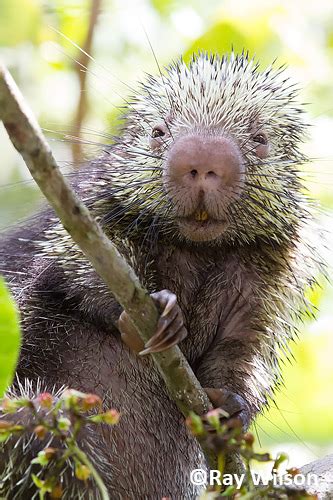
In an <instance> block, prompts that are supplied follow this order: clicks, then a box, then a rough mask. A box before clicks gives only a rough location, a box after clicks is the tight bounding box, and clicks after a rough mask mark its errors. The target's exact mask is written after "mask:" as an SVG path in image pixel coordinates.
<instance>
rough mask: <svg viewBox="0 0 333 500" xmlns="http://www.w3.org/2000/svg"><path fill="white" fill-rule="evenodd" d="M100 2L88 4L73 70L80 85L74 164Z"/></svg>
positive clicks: (93, 0)
mask: <svg viewBox="0 0 333 500" xmlns="http://www.w3.org/2000/svg"><path fill="white" fill-rule="evenodd" d="M101 1H102V0H91V4H90V14H89V26H88V32H87V35H86V39H85V41H84V44H83V48H82V51H81V52H80V55H79V57H78V60H77V62H76V65H75V68H76V73H77V76H78V79H79V84H80V93H79V102H78V106H77V110H76V114H75V118H74V123H73V135H75V136H76V137H77V138H78V140H77V141H74V142H73V147H72V154H73V160H74V162H75V163H78V162H79V161H81V160H82V142H81V141H80V136H81V129H82V123H83V121H84V117H85V115H86V112H87V90H86V83H87V75H88V66H89V63H90V60H91V59H90V57H89V54H91V49H92V43H93V38H94V32H95V28H96V26H97V20H98V15H99V12H100V8H101Z"/></svg>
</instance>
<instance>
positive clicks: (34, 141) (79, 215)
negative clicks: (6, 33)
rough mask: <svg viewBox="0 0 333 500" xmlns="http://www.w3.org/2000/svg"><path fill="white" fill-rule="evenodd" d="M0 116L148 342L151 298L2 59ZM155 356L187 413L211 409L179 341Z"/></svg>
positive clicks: (153, 320) (73, 234)
mask: <svg viewBox="0 0 333 500" xmlns="http://www.w3.org/2000/svg"><path fill="white" fill-rule="evenodd" d="M0 119H2V121H3V123H4V126H5V128H6V130H7V132H8V135H9V137H10V139H11V141H12V143H13V144H14V146H15V148H16V149H17V151H18V152H19V153H20V154H21V155H22V157H23V159H24V161H25V163H26V165H27V166H28V168H29V170H30V173H31V175H32V177H33V178H34V179H35V181H36V182H37V184H38V186H39V187H40V189H41V191H42V192H43V193H44V195H45V197H46V198H47V200H48V201H49V203H50V205H52V207H53V208H54V210H55V212H56V213H57V215H58V216H59V218H60V220H61V222H62V223H63V225H64V227H65V228H66V230H67V231H68V233H69V234H70V235H71V237H72V238H73V240H74V241H75V242H76V244H77V245H78V246H79V247H80V249H81V250H82V252H83V253H84V254H85V256H86V257H87V258H88V259H89V261H90V263H91V265H92V266H93V267H94V268H95V270H96V271H97V273H98V274H99V275H100V277H101V278H102V279H103V280H104V282H105V283H106V284H107V286H108V287H109V289H110V292H111V293H112V294H113V295H114V296H115V298H116V299H117V301H118V302H119V304H121V306H122V307H123V308H124V310H126V312H127V313H128V315H129V317H130V318H131V321H132V322H133V324H134V326H135V327H136V329H137V331H138V332H139V334H140V336H141V338H142V340H143V341H144V342H147V341H148V340H149V339H150V337H151V336H152V335H153V333H154V332H155V328H156V324H157V318H158V313H157V310H156V307H155V305H154V303H153V301H152V299H151V298H150V296H149V294H148V292H147V291H146V290H145V289H144V288H143V287H142V285H141V284H140V282H139V280H138V278H137V276H136V275H135V273H134V271H133V269H132V268H131V267H130V266H129V265H128V264H127V262H126V261H125V259H124V258H123V257H122V256H121V255H120V253H119V252H118V250H117V248H116V247H115V246H114V245H113V244H112V243H111V242H110V240H109V239H108V238H107V237H106V235H105V234H104V232H103V230H102V228H101V227H100V226H99V224H98V223H97V222H96V221H95V220H94V218H93V217H92V216H91V214H90V212H89V211H88V209H87V207H86V206H85V205H84V204H83V203H82V202H81V201H80V200H79V198H78V197H77V195H76V194H75V193H74V191H73V190H72V189H71V188H70V186H69V184H68V183H67V181H66V180H65V179H64V177H63V176H62V174H61V172H60V170H59V168H58V166H57V163H56V161H55V159H54V157H53V155H52V152H51V149H50V147H49V145H48V144H47V142H46V140H45V138H44V136H43V134H42V132H41V129H40V127H39V125H38V123H37V121H36V120H35V118H34V116H33V115H32V113H31V111H30V109H29V108H28V107H27V105H26V104H25V102H24V99H23V96H22V94H21V93H20V91H19V89H18V88H17V86H16V84H15V82H14V80H13V79H12V77H11V75H10V74H9V72H8V71H7V70H6V68H5V67H4V66H2V65H1V64H0ZM152 356H153V359H154V362H155V363H156V365H157V367H158V369H159V371H160V374H161V376H162V377H163V379H164V381H165V383H166V386H167V388H168V390H169V393H170V396H171V398H172V399H173V400H174V401H175V402H176V404H177V406H178V408H179V409H180V411H181V412H182V413H183V414H184V415H185V416H187V415H188V414H189V412H190V411H194V412H196V413H197V414H199V415H202V414H203V413H205V412H207V411H208V410H209V409H210V407H211V406H210V403H209V400H208V398H207V395H206V393H205V392H204V391H203V390H202V388H201V386H200V384H199V382H198V380H197V379H196V377H195V375H194V373H193V371H192V369H191V367H190V366H189V364H188V362H187V360H186V359H185V357H184V356H183V354H182V352H181V351H180V349H179V348H178V347H177V346H176V347H172V348H170V349H169V350H168V351H166V352H165V353H154V354H152Z"/></svg>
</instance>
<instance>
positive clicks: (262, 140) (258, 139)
mask: <svg viewBox="0 0 333 500" xmlns="http://www.w3.org/2000/svg"><path fill="white" fill-rule="evenodd" d="M253 140H254V142H257V143H258V144H265V145H266V144H267V143H268V140H267V137H266V136H265V134H257V135H255V136H254V137H253Z"/></svg>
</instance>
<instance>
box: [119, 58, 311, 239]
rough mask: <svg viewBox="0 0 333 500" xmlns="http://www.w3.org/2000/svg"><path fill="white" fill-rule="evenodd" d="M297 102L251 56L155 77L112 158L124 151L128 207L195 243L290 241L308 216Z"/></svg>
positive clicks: (203, 61) (275, 73)
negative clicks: (303, 181) (299, 172)
mask: <svg viewBox="0 0 333 500" xmlns="http://www.w3.org/2000/svg"><path fill="white" fill-rule="evenodd" d="M296 98H297V90H296V89H295V87H294V86H293V85H291V83H290V81H289V79H287V78H286V77H285V76H284V73H283V70H282V69H281V68H280V69H278V70H275V69H273V68H272V67H270V68H268V69H267V70H265V71H260V70H259V68H258V65H257V64H256V63H255V62H254V61H253V60H252V59H249V58H248V57H247V55H244V54H242V55H240V56H235V55H234V54H231V56H230V57H229V58H228V57H222V58H220V57H218V56H208V55H206V54H199V55H196V56H194V57H193V59H192V61H191V63H190V64H189V65H186V64H185V63H184V62H183V61H182V60H180V61H178V62H176V63H175V64H172V65H171V66H170V67H168V68H167V70H166V73H165V74H163V75H162V74H161V75H160V76H158V77H152V76H149V77H148V78H147V80H146V82H145V83H143V84H142V85H141V87H140V89H139V91H138V93H137V95H136V96H135V97H134V98H133V99H132V101H131V102H130V105H129V110H128V115H127V122H126V123H127V124H126V127H125V130H124V135H123V139H122V140H121V142H120V143H119V144H118V145H116V146H115V149H114V150H113V151H114V152H115V155H114V156H115V158H116V157H117V149H118V151H120V150H121V151H122V152H124V151H125V155H124V154H122V156H121V158H119V157H118V161H120V162H121V165H120V167H121V169H122V174H121V175H120V176H119V177H118V180H117V181H116V185H117V183H118V184H119V186H120V189H119V191H121V192H122V197H123V200H125V203H128V207H129V208H130V207H131V206H132V207H133V206H135V208H136V209H138V206H139V212H140V214H141V215H140V216H139V217H144V216H146V215H148V214H149V215H150V216H153V217H154V220H155V222H156V225H157V226H158V227H160V228H162V229H163V230H164V231H165V232H167V231H169V232H170V234H176V235H177V236H178V237H179V238H181V239H183V240H187V241H191V242H201V243H202V242H206V243H207V242H209V243H210V244H212V243H214V244H216V243H217V244H218V243H219V242H221V241H229V242H230V241H236V242H240V243H246V242H249V241H252V240H254V239H256V238H258V237H263V238H269V239H274V240H276V241H283V239H284V238H290V236H291V235H292V234H293V231H294V228H295V226H296V225H297V224H298V223H299V221H301V220H302V218H304V217H306V208H305V205H304V196H303V194H302V186H301V183H300V180H299V176H298V166H299V164H300V163H302V162H304V160H305V158H304V156H303V155H302V154H301V152H300V150H299V146H300V144H301V142H302V140H303V136H304V131H305V125H304V124H303V122H302V110H301V109H299V107H298V105H297V100H296ZM111 156H112V153H111ZM133 200H134V201H133Z"/></svg>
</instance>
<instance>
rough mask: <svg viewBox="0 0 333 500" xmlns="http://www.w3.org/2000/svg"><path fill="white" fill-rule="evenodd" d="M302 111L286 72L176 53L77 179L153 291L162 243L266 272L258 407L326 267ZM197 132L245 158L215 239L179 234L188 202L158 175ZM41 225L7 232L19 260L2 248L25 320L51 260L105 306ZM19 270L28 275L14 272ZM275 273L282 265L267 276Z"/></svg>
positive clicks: (83, 271)
mask: <svg viewBox="0 0 333 500" xmlns="http://www.w3.org/2000/svg"><path fill="white" fill-rule="evenodd" d="M302 113H303V112H302V108H301V107H300V106H299V104H298V101H297V89H296V87H295V86H293V85H292V84H291V82H290V81H289V79H287V78H286V77H285V76H284V72H283V71H282V70H281V69H277V70H275V69H274V68H273V67H270V68H268V69H267V70H264V71H260V70H259V67H258V65H257V64H256V63H255V62H254V61H253V60H251V59H249V58H248V57H247V56H246V55H245V54H242V55H240V56H235V55H234V54H232V55H231V56H230V57H229V58H228V57H222V58H220V57H218V56H208V55H206V54H199V55H196V56H194V57H193V60H192V61H191V63H190V64H189V65H186V64H185V63H184V62H183V61H182V60H179V61H177V62H176V63H174V64H172V65H170V66H169V67H168V68H167V69H166V71H165V72H164V74H163V75H160V76H157V77H153V76H148V77H147V79H146V81H145V82H144V83H142V84H140V85H139V87H138V91H137V93H136V95H134V96H133V97H132V98H131V99H130V100H129V104H128V107H127V110H126V114H125V125H124V128H123V130H122V133H121V135H120V136H119V137H118V138H117V139H116V141H115V144H113V145H112V146H106V148H105V151H104V152H103V153H102V154H101V155H100V157H99V158H97V159H96V160H94V161H92V162H91V163H90V164H89V165H87V166H86V167H85V168H83V169H81V170H80V171H78V172H77V173H76V174H75V175H74V176H73V177H72V178H73V185H74V186H75V188H76V189H77V191H78V192H79V194H80V196H81V197H82V199H83V201H84V202H85V203H86V204H87V205H88V207H89V208H90V209H91V210H92V212H93V213H94V215H95V216H96V217H97V219H98V220H99V222H100V223H101V224H102V226H103V228H104V230H105V231H106V233H107V234H108V235H109V236H110V238H111V239H112V241H114V243H115V244H116V245H117V246H118V248H119V250H120V252H121V253H122V254H123V255H124V256H125V257H126V258H127V260H128V261H129V263H130V264H131V265H132V266H133V267H134V269H135V270H136V272H137V273H138V275H139V277H140V279H141V280H142V281H143V283H144V284H145V285H146V286H147V287H148V289H149V291H151V292H152V291H155V286H156V279H155V278H156V277H155V276H154V272H153V271H151V272H150V269H151V268H153V263H154V259H155V258H156V255H158V254H159V252H161V251H162V249H163V247H164V246H166V245H170V244H173V245H175V246H178V247H180V248H184V249H194V250H195V251H196V252H200V251H201V250H202V252H203V254H204V255H205V253H206V252H207V259H209V258H210V256H211V255H214V256H215V257H216V256H217V255H221V256H222V257H221V259H222V258H223V256H224V255H225V254H226V253H227V252H235V254H237V255H239V259H240V261H241V262H242V263H244V266H245V265H246V264H247V262H248V261H251V264H253V266H254V267H255V268H256V269H257V270H258V273H259V272H260V278H258V286H257V289H256V294H257V295H258V296H260V297H261V300H262V303H263V304H264V313H263V314H264V315H265V318H266V321H265V325H266V326H265V331H264V332H263V335H264V336H265V339H266V341H265V343H264V345H261V346H260V347H261V351H260V352H258V356H257V357H256V360H255V363H254V365H253V371H254V372H255V380H256V384H257V386H256V387H252V388H251V390H253V391H254V392H255V393H258V399H259V400H260V401H262V402H265V401H266V400H267V396H270V395H272V394H273V390H274V386H275V385H276V383H278V381H279V380H280V369H279V366H278V365H279V363H278V360H279V358H280V357H281V355H284V354H287V355H288V353H289V348H288V341H289V340H290V338H292V337H293V335H294V334H295V330H296V329H295V319H298V318H299V317H300V316H301V314H302V313H303V312H304V311H305V310H306V309H307V308H308V306H309V304H308V303H307V300H306V298H305V289H306V288H307V287H308V286H312V285H313V284H314V283H315V277H316V275H317V273H318V269H319V268H320V267H321V259H320V258H319V257H318V255H317V251H316V248H317V246H318V238H319V235H318V231H317V229H316V225H315V221H314V217H313V213H314V204H313V203H312V202H311V201H310V200H309V199H308V196H307V194H306V192H305V189H304V186H303V184H302V166H303V165H304V164H305V163H306V162H307V158H306V157H305V156H304V154H303V153H302V150H301V144H302V142H303V141H304V139H305V137H306V134H305V132H306V125H305V124H304V122H303V118H302ZM161 122H163V123H167V127H168V130H169V132H170V134H169V136H168V137H167V138H166V139H165V140H163V141H162V144H161V146H160V147H159V148H158V150H152V148H151V139H152V137H151V136H152V129H153V128H154V126H156V124H159V123H161ZM255 130H264V131H265V134H266V135H267V136H268V138H269V143H270V153H269V155H268V157H267V158H265V159H260V158H258V157H257V155H256V154H255V151H254V150H255V144H254V143H253V140H252V136H253V132H254V131H255ZM191 131H192V132H193V131H196V132H198V133H200V134H212V135H224V136H226V137H231V138H232V139H233V140H234V141H235V142H236V144H237V145H238V146H239V148H240V150H241V153H242V156H243V159H244V168H245V183H244V189H243V191H242V194H241V196H240V197H239V198H238V199H237V200H235V201H234V202H233V203H232V204H231V206H230V207H229V210H228V212H227V213H226V214H225V216H226V218H227V221H228V228H227V229H226V231H225V233H223V234H222V235H221V236H220V237H219V238H217V239H215V240H213V241H211V242H208V243H207V242H205V243H195V242H192V241H189V240H187V239H186V238H185V237H184V236H183V235H182V234H181V233H180V232H179V228H178V226H177V224H176V222H175V218H176V215H177V214H176V208H177V209H179V208H180V209H181V207H175V206H174V204H173V203H172V197H171V193H169V192H168V191H167V190H166V189H165V184H164V182H163V172H164V170H165V162H166V158H167V153H168V149H169V147H170V146H171V145H172V143H173V141H174V140H176V139H177V138H178V137H180V136H181V135H184V134H187V133H189V132H191ZM34 227H35V229H34V228H27V227H25V228H24V227H23V229H19V230H18V232H17V233H14V235H13V236H12V237H11V239H10V241H11V242H14V241H15V244H14V246H13V247H12V248H15V249H16V250H15V255H16V256H17V260H16V261H15V259H16V257H15V258H14V259H13V257H12V256H11V255H9V256H8V258H7V257H6V254H8V253H10V252H8V240H7V241H6V240H4V243H3V244H0V258H1V260H3V261H4V264H3V265H1V266H0V269H2V268H5V269H7V273H6V272H5V275H6V277H7V279H8V281H9V282H10V285H11V288H12V290H13V292H14V294H15V296H16V298H17V299H18V302H19V304H20V307H21V309H22V317H23V326H24V324H25V322H29V316H30V314H31V311H29V310H27V307H26V305H25V304H26V297H25V293H27V292H25V291H24V290H25V289H27V290H29V286H30V285H31V283H32V282H33V279H34V276H33V273H36V272H37V270H39V272H43V269H45V267H46V266H48V265H53V263H56V265H57V266H58V267H60V268H61V269H62V271H64V273H65V275H66V276H67V277H68V282H69V283H70V287H71V293H72V294H73V295H74V293H75V292H76V291H77V290H79V289H80V290H83V291H84V294H86V297H87V301H88V299H89V296H90V294H94V293H95V294H96V295H98V297H99V300H102V299H103V298H104V299H105V303H107V301H108V299H109V297H110V296H109V292H108V290H107V288H106V287H105V286H104V284H103V283H102V282H100V281H99V280H98V279H96V277H95V273H94V271H93V270H92V269H91V266H90V264H89V263H88V262H87V260H86V259H85V257H84V256H83V255H82V253H81V251H80V250H79V249H78V248H77V246H76V245H75V244H74V243H73V242H72V240H71V238H70V236H69V235H68V234H67V233H66V231H65V230H64V229H63V227H62V225H61V224H60V223H59V221H58V220H57V218H56V217H55V216H54V215H53V214H52V212H51V211H45V212H44V214H43V215H42V216H40V218H38V217H37V223H36V225H35V226H34ZM32 261H33V262H34V264H35V267H33V266H30V264H31V262H32ZM20 267H22V268H23V273H24V274H23V275H22V274H20V273H19V272H17V271H18V270H19V268H20ZM31 269H33V271H31ZM272 269H274V270H276V269H278V270H279V272H278V273H276V274H274V275H271V270H272ZM235 274H236V273H235ZM260 280H262V281H260ZM84 297H85V296H84ZM84 300H85V298H84ZM42 314H43V312H41V315H42ZM28 348H31V346H28V347H26V349H28ZM24 349H25V348H23V351H24ZM20 387H23V386H22V385H21V386H20Z"/></svg>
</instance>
